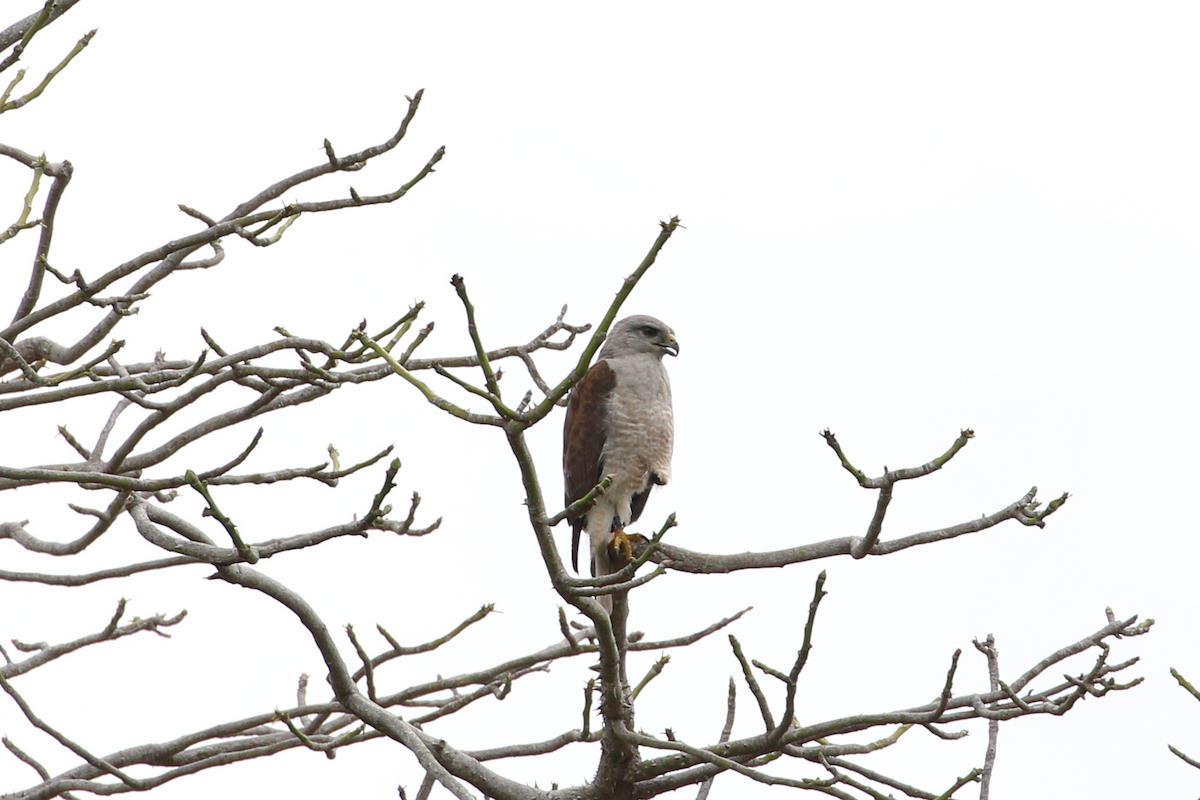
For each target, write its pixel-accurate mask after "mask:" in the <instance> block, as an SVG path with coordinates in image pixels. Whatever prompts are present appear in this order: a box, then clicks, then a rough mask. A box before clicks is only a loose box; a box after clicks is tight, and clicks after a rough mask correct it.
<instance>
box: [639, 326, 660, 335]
mask: <svg viewBox="0 0 1200 800" xmlns="http://www.w3.org/2000/svg"><path fill="white" fill-rule="evenodd" d="M656 333H658V331H656V330H655V329H654V328H653V327H651V326H650V325H643V326H642V335H643V336H654V335H655V334H656Z"/></svg>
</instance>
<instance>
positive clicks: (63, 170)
mask: <svg viewBox="0 0 1200 800" xmlns="http://www.w3.org/2000/svg"><path fill="white" fill-rule="evenodd" d="M57 166H58V169H57V170H55V173H54V182H53V183H51V184H50V192H49V193H48V194H47V195H46V206H45V208H43V209H42V235H41V238H40V239H39V240H38V246H37V252H36V253H35V254H34V257H33V270H32V271H31V273H30V275H29V286H28V287H27V288H26V289H25V294H24V295H22V297H21V302H20V303H19V304H18V305H17V312H16V313H15V314H13V319H12V321H13V322H17V321H18V320H20V319H22V318H24V317H25V316H27V315H28V314H29V312H31V311H33V307H34V306H35V305H37V301H38V297H40V296H41V294H42V279H43V278H44V277H45V276H46V263H47V262H48V260H49V257H50V240H51V239H52V238H53V237H54V215H55V214H56V213H57V212H58V204H59V202H60V201H61V200H62V196H63V192H64V191H65V190H66V188H67V184H68V183H70V182H71V174H72V173H73V171H74V168H73V167H72V166H71V162H70V161H63V162H62V163H61V164H59V165H57Z"/></svg>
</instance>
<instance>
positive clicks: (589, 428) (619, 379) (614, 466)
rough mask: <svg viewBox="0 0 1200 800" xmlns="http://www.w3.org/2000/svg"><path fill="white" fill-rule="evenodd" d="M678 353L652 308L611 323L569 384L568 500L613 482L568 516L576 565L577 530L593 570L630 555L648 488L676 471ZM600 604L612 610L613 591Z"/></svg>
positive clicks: (598, 572) (614, 567)
mask: <svg viewBox="0 0 1200 800" xmlns="http://www.w3.org/2000/svg"><path fill="white" fill-rule="evenodd" d="M668 353H670V354H671V355H673V356H677V355H679V342H677V341H676V340H675V332H674V331H672V330H671V329H670V328H669V327H667V325H666V324H664V323H663V322H661V321H659V320H657V319H655V318H654V317H647V316H641V315H639V316H633V317H626V318H625V319H623V320H621V321H620V322H618V323H616V324H615V325H613V327H612V330H610V331H609V333H608V339H607V340H606V341H605V343H604V347H603V348H602V349H601V350H600V357H599V358H598V359H597V360H596V363H595V364H593V365H592V368H591V369H589V370H588V371H587V374H586V375H584V376H583V380H581V381H580V382H579V383H577V384H576V385H575V388H574V389H572V390H571V397H570V399H569V401H568V403H567V419H566V423H565V425H564V426H563V484H564V486H565V488H566V501H567V505H570V504H571V503H574V502H577V501H579V500H581V499H583V498H584V497H586V496H587V494H588V492H590V491H592V489H594V488H595V487H596V486H597V484H599V483H600V482H601V480H603V479H604V477H605V476H612V484H611V485H610V486H609V487H608V490H607V491H605V492H604V493H603V494H601V495H600V496H599V497H597V498H596V499H595V500H594V501H593V502H592V504H591V505H590V506H589V507H588V508H587V509H586V510H584V511H581V512H580V513H579V514H578V515H577V516H575V517H574V518H573V519H572V520H571V529H572V533H571V565H572V566H573V567H574V568H575V571H576V572H578V571H579V533H580V531H581V530H586V531H587V532H588V535H589V536H590V537H591V546H592V575H593V576H596V577H598V576H602V575H608V574H611V573H613V572H616V571H618V570H619V569H620V568H621V567H623V566H624V565H625V563H626V562H628V560H629V557H630V553H631V550H630V544H629V538H628V537H627V536H626V535H625V530H624V529H625V526H626V525H628V524H630V523H631V522H634V521H635V520H637V518H638V517H639V516H641V514H642V510H643V509H645V507H646V500H647V498H648V497H649V496H650V489H651V488H653V487H654V486H656V485H658V486H661V485H663V484H665V483H667V481H669V480H670V479H671V450H672V447H673V445H674V439H675V420H674V415H673V413H672V411H671V381H670V379H669V378H668V377H667V369H666V367H665V366H664V365H663V356H665V355H667V354H668ZM598 599H599V600H600V603H601V605H603V606H604V609H605V610H606V611H611V610H612V601H611V596H610V595H600V596H599V598H598Z"/></svg>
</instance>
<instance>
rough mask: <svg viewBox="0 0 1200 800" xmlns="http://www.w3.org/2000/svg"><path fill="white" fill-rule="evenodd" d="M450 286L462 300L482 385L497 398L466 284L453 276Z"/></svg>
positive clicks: (460, 278)
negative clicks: (481, 372)
mask: <svg viewBox="0 0 1200 800" xmlns="http://www.w3.org/2000/svg"><path fill="white" fill-rule="evenodd" d="M450 285H452V286H453V287H454V291H456V292H458V299H459V300H462V304H463V308H465V309H466V310H467V332H468V333H470V334H471V341H472V342H473V343H474V345H475V355H476V356H478V358H479V368H480V369H481V370H483V380H484V385H485V386H487V390H488V391H489V392H491V393H492V394H493V395H494V396H496V397H497V398H498V397H500V384H499V383H497V382H496V373H495V372H493V371H492V364H491V362H490V361H488V357H487V350H485V349H484V347H483V340H482V339H481V338H480V337H479V327H478V326H477V325H476V324H475V306H473V305H472V304H471V301H470V300H469V299H468V298H467V284H466V282H465V281H463V279H462V276H461V275H457V274H456V275H454V276H453V277H452V278H450Z"/></svg>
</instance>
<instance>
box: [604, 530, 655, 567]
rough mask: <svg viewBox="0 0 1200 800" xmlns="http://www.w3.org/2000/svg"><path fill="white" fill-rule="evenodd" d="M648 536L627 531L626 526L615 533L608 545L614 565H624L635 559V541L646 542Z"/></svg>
mask: <svg viewBox="0 0 1200 800" xmlns="http://www.w3.org/2000/svg"><path fill="white" fill-rule="evenodd" d="M644 541H646V537H645V536H642V535H641V534H639V533H632V534H630V533H626V532H625V529H624V528H621V529H620V530H618V531H616V532H615V533H613V540H612V543H611V544H609V546H608V551H609V554H610V557H611V558H612V561H613V566H616V567H623V566H625V565H626V564H628V563H629V562H630V561H631V560H633V543H634V542H644Z"/></svg>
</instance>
